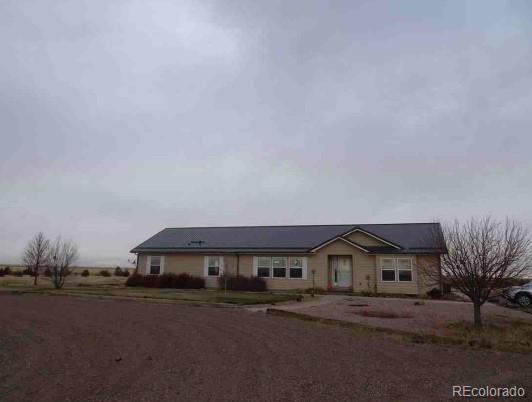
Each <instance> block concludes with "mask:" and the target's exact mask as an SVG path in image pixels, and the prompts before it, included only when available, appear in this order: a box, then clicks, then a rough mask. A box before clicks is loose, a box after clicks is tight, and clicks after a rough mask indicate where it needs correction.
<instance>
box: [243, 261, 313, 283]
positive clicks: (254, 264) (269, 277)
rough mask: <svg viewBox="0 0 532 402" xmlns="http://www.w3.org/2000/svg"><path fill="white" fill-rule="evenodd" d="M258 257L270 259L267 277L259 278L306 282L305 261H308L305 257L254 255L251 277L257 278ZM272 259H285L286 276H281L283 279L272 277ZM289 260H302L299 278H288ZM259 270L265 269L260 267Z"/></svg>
mask: <svg viewBox="0 0 532 402" xmlns="http://www.w3.org/2000/svg"><path fill="white" fill-rule="evenodd" d="M259 257H269V258H270V275H269V276H261V278H264V279H274V280H279V279H280V280H283V279H288V280H306V279H307V261H308V258H307V257H305V256H300V255H260V256H258V255H255V256H253V276H258V271H259ZM273 257H285V258H286V275H285V276H283V277H279V276H276V277H274V276H273V262H272V258H273ZM290 258H301V259H302V262H303V264H302V267H301V268H302V270H301V271H302V272H301V278H291V277H290ZM261 268H266V267H261Z"/></svg>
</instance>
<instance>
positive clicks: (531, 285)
mask: <svg viewBox="0 0 532 402" xmlns="http://www.w3.org/2000/svg"><path fill="white" fill-rule="evenodd" d="M502 295H503V296H504V297H505V298H506V299H508V300H510V301H511V302H513V303H517V304H519V305H520V306H522V307H530V306H532V282H528V283H527V284H524V285H522V286H512V287H509V288H506V289H504V290H503V292H502Z"/></svg>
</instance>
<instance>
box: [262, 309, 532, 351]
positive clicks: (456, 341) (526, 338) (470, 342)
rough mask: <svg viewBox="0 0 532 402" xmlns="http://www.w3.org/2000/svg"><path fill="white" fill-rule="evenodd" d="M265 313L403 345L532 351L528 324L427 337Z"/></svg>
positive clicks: (454, 329)
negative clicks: (377, 335) (395, 340)
mask: <svg viewBox="0 0 532 402" xmlns="http://www.w3.org/2000/svg"><path fill="white" fill-rule="evenodd" d="M267 313H269V314H272V315H277V316H281V317H287V318H295V319H298V320H303V321H311V322H316V323H320V324H324V325H333V326H339V327H344V328H349V329H351V330H353V331H357V332H369V333H372V334H375V335H376V334H380V335H383V336H390V337H393V338H395V339H398V340H402V341H406V342H414V343H430V344H439V345H454V346H458V347H464V348H468V349H493V350H500V351H506V352H520V353H531V352H532V343H531V341H532V323H527V322H523V321H508V322H506V324H505V325H494V324H486V325H485V328H484V329H483V330H482V331H478V330H475V329H474V328H472V325H471V324H469V323H466V322H458V323H454V324H451V325H449V328H448V329H449V331H448V332H447V333H445V334H442V335H431V334H424V333H418V332H413V331H403V330H397V329H391V328H383V327H375V326H371V325H366V324H360V323H354V322H349V321H342V320H335V319H329V318H319V317H315V316H311V315H308V314H301V313H295V312H293V311H285V310H279V309H273V308H269V309H267Z"/></svg>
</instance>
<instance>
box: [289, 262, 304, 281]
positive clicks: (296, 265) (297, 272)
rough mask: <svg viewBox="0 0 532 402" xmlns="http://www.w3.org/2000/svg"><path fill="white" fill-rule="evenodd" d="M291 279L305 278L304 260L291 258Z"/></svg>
mask: <svg viewBox="0 0 532 402" xmlns="http://www.w3.org/2000/svg"><path fill="white" fill-rule="evenodd" d="M289 272H290V278H302V277H303V258H301V257H290V271H289Z"/></svg>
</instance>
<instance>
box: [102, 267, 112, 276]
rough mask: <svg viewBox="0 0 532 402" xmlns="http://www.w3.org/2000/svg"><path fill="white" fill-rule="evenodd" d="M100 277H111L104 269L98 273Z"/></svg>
mask: <svg viewBox="0 0 532 402" xmlns="http://www.w3.org/2000/svg"><path fill="white" fill-rule="evenodd" d="M100 276H105V277H108V276H111V274H110V273H109V271H107V270H106V269H102V270H101V271H100Z"/></svg>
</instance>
